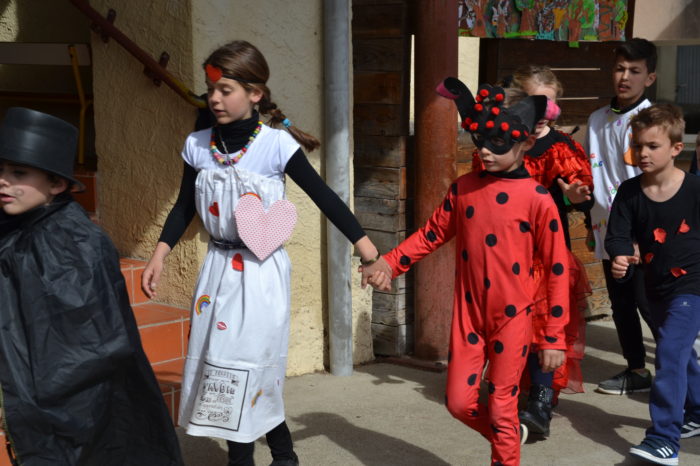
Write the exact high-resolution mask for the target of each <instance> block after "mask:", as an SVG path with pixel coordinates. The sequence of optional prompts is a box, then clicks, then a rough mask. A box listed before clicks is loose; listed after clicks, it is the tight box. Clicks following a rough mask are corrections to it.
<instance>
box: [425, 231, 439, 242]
mask: <svg viewBox="0 0 700 466" xmlns="http://www.w3.org/2000/svg"><path fill="white" fill-rule="evenodd" d="M425 237H426V238H427V239H428V241H430V242H431V243H434V242H435V240H436V239H437V236H435V232H433V230H428V232H427V233H426V234H425Z"/></svg>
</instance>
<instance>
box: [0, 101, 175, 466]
mask: <svg viewBox="0 0 700 466" xmlns="http://www.w3.org/2000/svg"><path fill="white" fill-rule="evenodd" d="M76 141H77V130H76V128H75V127H73V126H72V125H70V124H68V123H66V122H64V121H63V120H60V119H58V118H55V117H53V116H50V115H46V114H43V113H40V112H36V111H34V110H29V109H26V108H11V109H9V110H8V112H7V114H6V115H5V118H4V120H3V122H2V124H0V208H1V210H0V296H2V304H3V306H2V309H1V310H0V403H1V405H2V406H1V407H2V411H4V416H3V420H2V421H3V422H2V428H3V429H4V430H5V438H6V439H7V441H8V445H7V446H8V452H9V454H10V457H11V459H12V461H13V463H14V464H22V465H28V466H39V465H59V464H60V465H100V466H106V465H120V466H121V465H126V464H128V465H149V466H150V465H180V464H182V459H181V458H180V451H179V447H178V442H177V437H176V436H175V431H174V428H173V425H172V421H171V419H170V416H169V415H168V411H167V408H166V406H165V403H164V402H163V398H162V395H161V392H160V389H159V387H158V382H157V381H156V379H155V377H154V375H153V372H152V370H151V367H150V365H149V363H148V360H147V359H146V355H145V354H144V352H143V349H142V347H141V342H140V339H139V334H138V330H137V327H136V322H135V319H134V315H133V313H132V310H131V307H130V306H129V298H128V296H127V291H126V286H125V283H124V278H123V277H122V275H121V272H120V269H119V257H118V254H117V251H116V249H115V248H114V246H113V245H112V242H111V241H110V240H109V238H108V237H107V235H105V234H104V233H103V232H102V231H101V230H100V229H99V227H97V226H96V225H95V224H94V223H93V222H92V221H90V219H89V218H88V217H87V215H86V214H85V211H84V210H83V209H82V208H81V207H80V206H79V205H78V204H77V203H76V202H74V201H73V200H72V198H71V196H70V194H69V191H70V189H71V188H72V187H73V186H75V185H77V186H78V187H80V184H79V183H78V182H77V181H76V180H75V179H74V178H73V176H72V173H73V161H74V155H75V151H76Z"/></svg>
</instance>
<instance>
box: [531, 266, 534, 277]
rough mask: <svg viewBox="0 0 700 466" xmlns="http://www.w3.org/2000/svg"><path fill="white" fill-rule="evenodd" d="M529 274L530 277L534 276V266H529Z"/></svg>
mask: <svg viewBox="0 0 700 466" xmlns="http://www.w3.org/2000/svg"><path fill="white" fill-rule="evenodd" d="M530 276H531V277H534V276H535V268H534V267H530Z"/></svg>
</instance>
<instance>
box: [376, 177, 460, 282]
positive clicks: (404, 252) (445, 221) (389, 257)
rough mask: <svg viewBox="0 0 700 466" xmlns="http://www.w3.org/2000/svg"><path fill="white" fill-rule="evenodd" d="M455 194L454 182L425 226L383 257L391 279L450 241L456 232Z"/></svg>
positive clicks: (456, 184)
mask: <svg viewBox="0 0 700 466" xmlns="http://www.w3.org/2000/svg"><path fill="white" fill-rule="evenodd" d="M457 192H458V183H457V182H455V183H453V184H452V186H451V187H450V188H449V189H448V190H447V194H446V195H445V198H444V199H443V201H442V203H441V204H440V205H439V206H438V207H437V209H435V211H433V214H432V215H431V216H430V218H429V219H428V221H427V222H426V224H425V225H424V226H423V227H422V228H419V229H418V230H417V231H416V232H415V233H413V234H412V235H411V236H409V237H408V238H406V239H405V240H404V241H403V242H401V244H399V245H398V246H397V247H396V248H394V249H393V250H391V251H390V252H388V253H387V254H385V255H384V259H386V261H387V263H388V264H389V265H390V266H391V269H392V271H393V274H392V278H395V277H397V276H399V275H401V274H402V273H405V272H406V271H408V269H410V268H411V266H412V265H413V264H414V263H416V262H418V261H419V260H421V259H422V258H423V257H425V256H427V255H428V254H430V253H431V252H433V251H435V250H436V249H437V248H439V247H440V246H442V245H443V244H445V243H446V242H448V241H449V240H450V239H452V237H453V236H454V235H455V231H456V226H455V224H456V221H455V211H456V210H457Z"/></svg>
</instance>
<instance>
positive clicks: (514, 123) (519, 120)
mask: <svg viewBox="0 0 700 466" xmlns="http://www.w3.org/2000/svg"><path fill="white" fill-rule="evenodd" d="M437 92H438V93H439V94H440V95H442V96H443V97H447V98H448V99H451V100H454V101H455V104H456V105H457V110H459V114H460V116H461V117H462V128H464V129H465V130H467V131H469V132H470V133H471V135H472V141H474V144H475V145H476V147H478V148H479V149H481V148H483V147H485V148H486V149H488V150H489V151H491V152H493V153H494V154H497V155H502V154H505V153H507V152H508V151H509V150H510V149H511V148H512V147H513V145H515V144H516V143H518V142H523V141H525V140H526V139H527V138H528V136H529V135H530V133H531V132H532V129H533V128H534V127H535V124H537V122H538V121H539V120H541V119H542V117H543V116H544V115H545V112H546V110H547V97H545V96H542V95H536V96H529V97H526V98H525V99H523V100H521V101H520V102H518V103H517V104H515V105H513V106H511V107H508V108H505V107H504V106H503V102H504V100H505V92H504V90H503V88H500V87H493V86H491V85H489V84H482V85H481V86H479V90H478V92H477V95H476V97H474V96H473V95H472V93H471V92H470V91H469V89H468V88H467V86H465V85H464V83H462V82H461V81H459V80H458V79H456V78H447V79H445V80H444V81H443V82H442V83H440V85H439V86H438V88H437Z"/></svg>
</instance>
